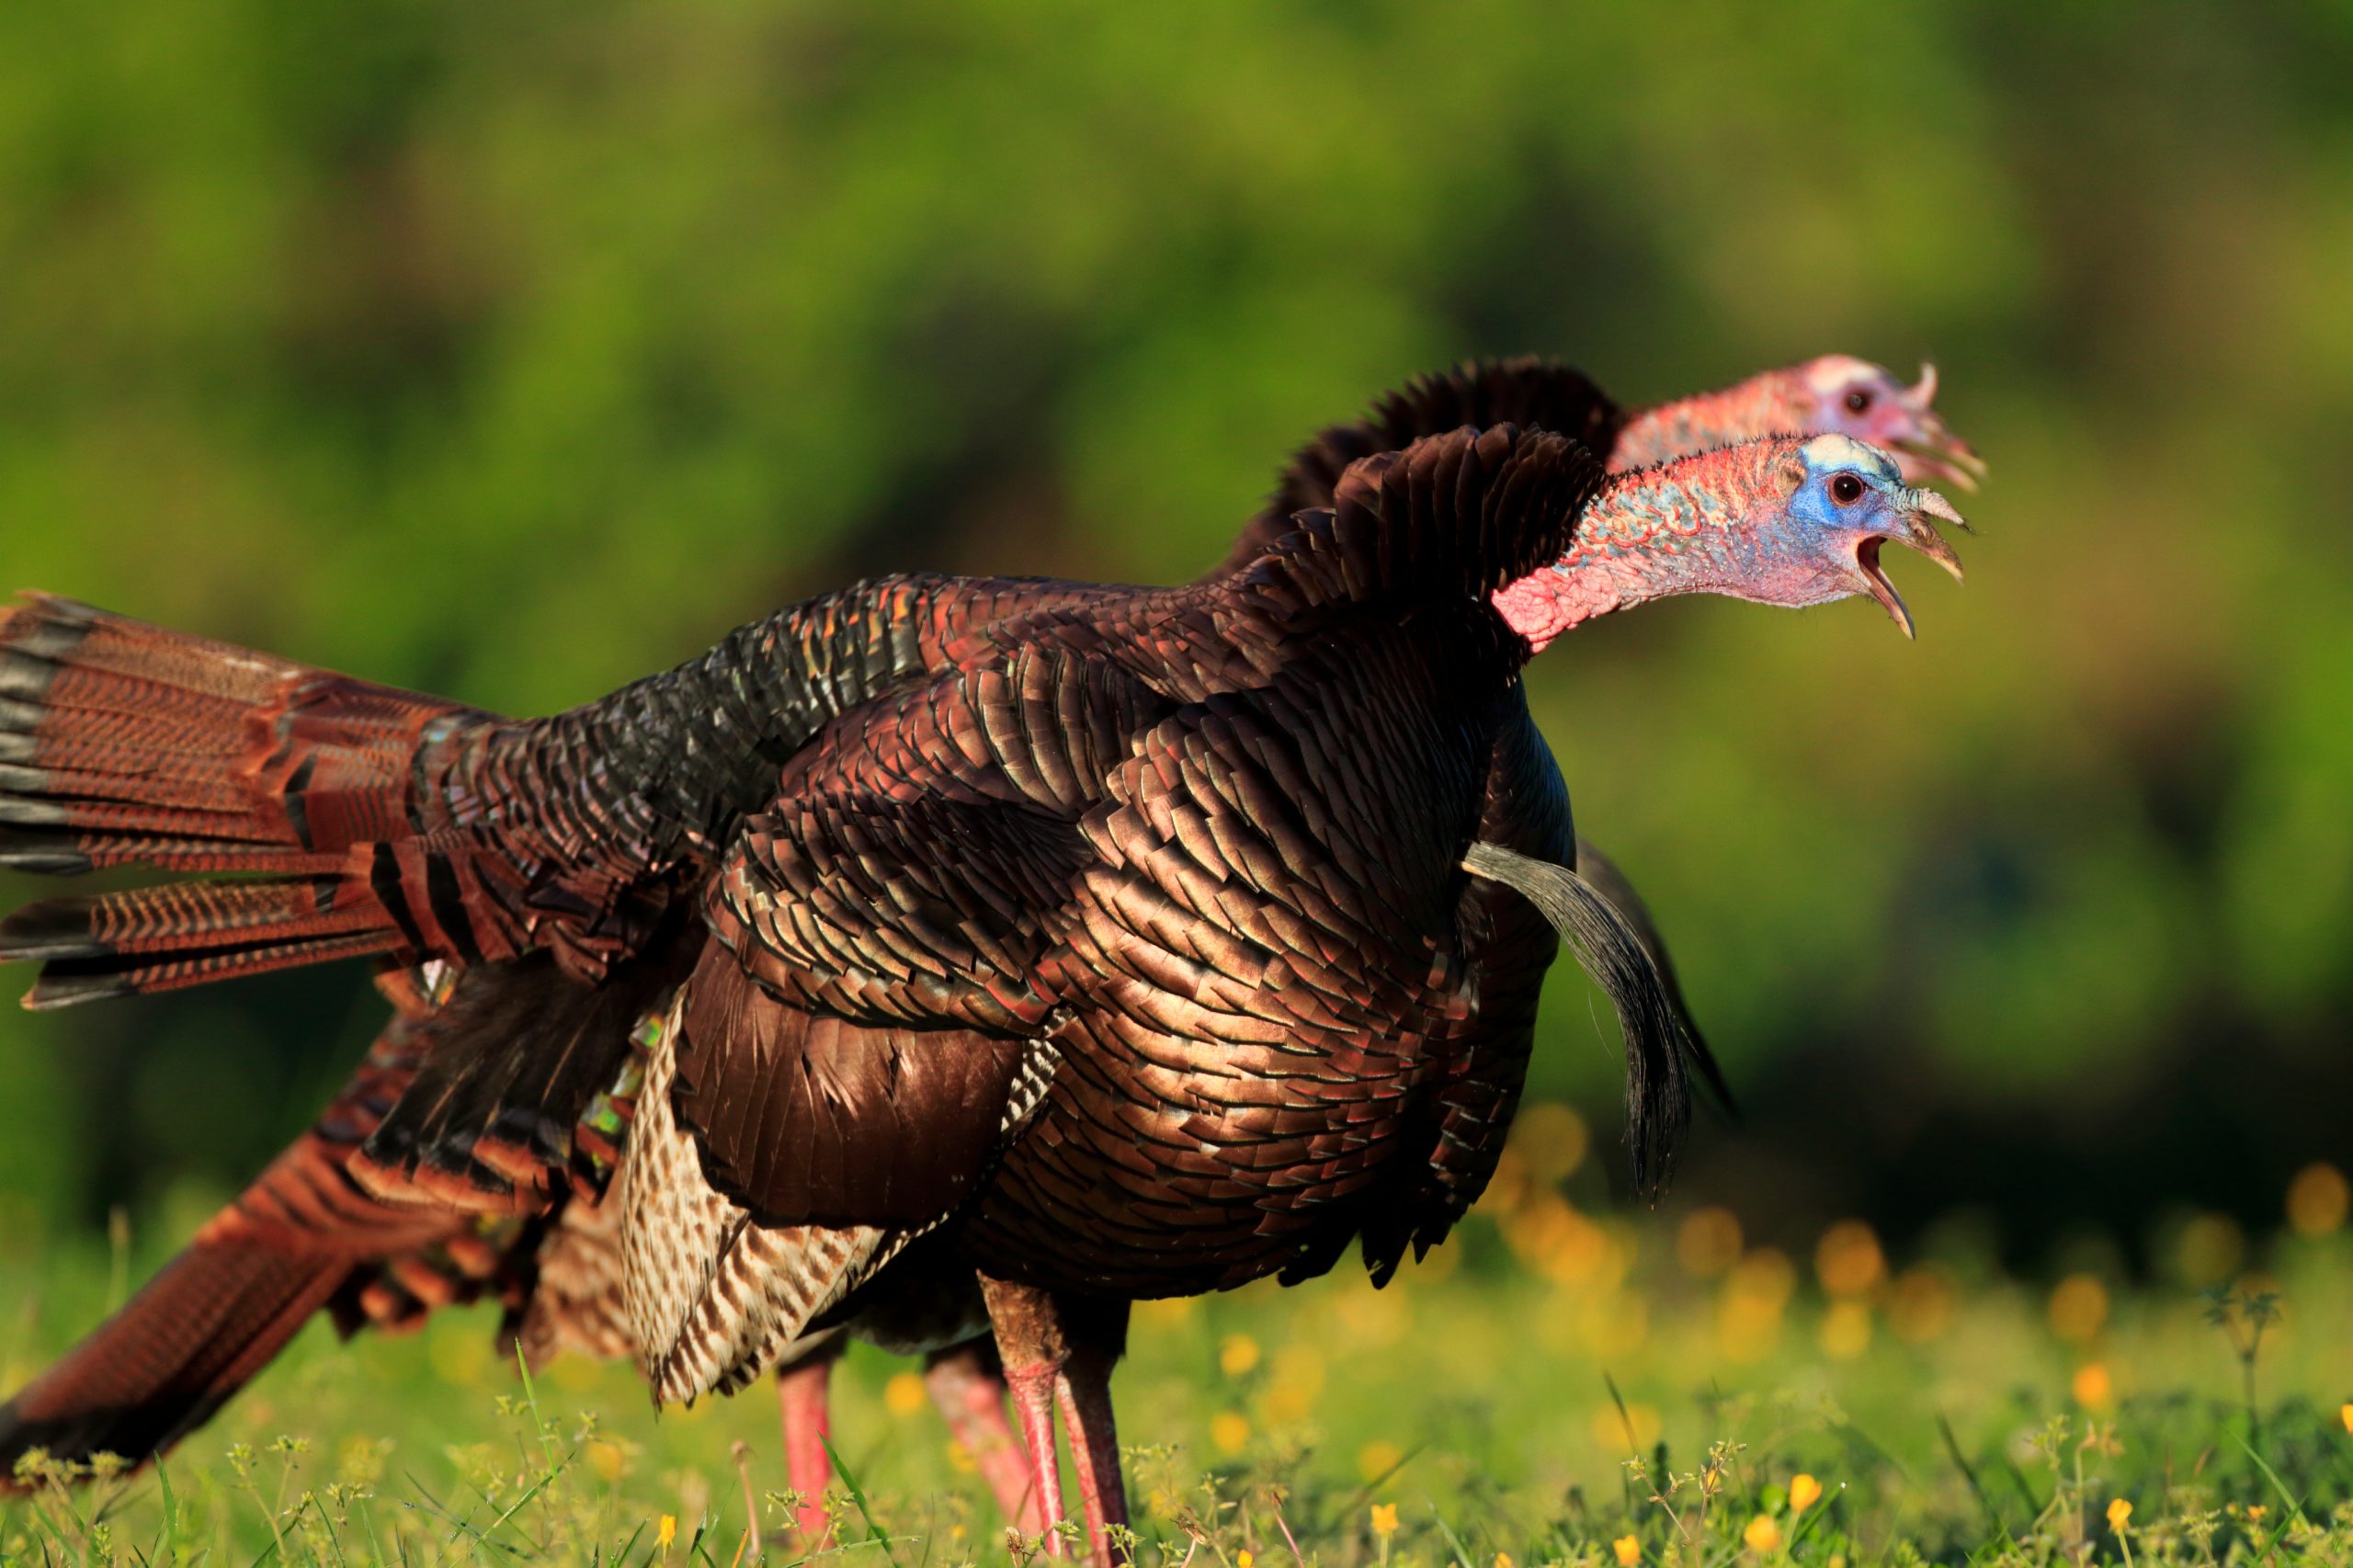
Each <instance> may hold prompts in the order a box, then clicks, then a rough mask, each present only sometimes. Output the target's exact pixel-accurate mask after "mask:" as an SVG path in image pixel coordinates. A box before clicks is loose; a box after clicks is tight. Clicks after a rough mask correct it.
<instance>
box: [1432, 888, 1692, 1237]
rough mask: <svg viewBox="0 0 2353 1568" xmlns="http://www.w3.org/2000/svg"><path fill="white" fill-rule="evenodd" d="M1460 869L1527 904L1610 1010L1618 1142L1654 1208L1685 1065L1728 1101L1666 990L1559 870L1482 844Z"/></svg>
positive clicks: (1682, 1105) (1686, 1090)
mask: <svg viewBox="0 0 2353 1568" xmlns="http://www.w3.org/2000/svg"><path fill="white" fill-rule="evenodd" d="M1462 866H1463V869H1465V870H1468V871H1469V872H1471V873H1472V875H1473V876H1478V877H1484V878H1486V879H1487V880H1488V881H1493V882H1499V883H1501V884H1503V885H1504V886H1505V887H1507V888H1510V889H1511V890H1512V891H1513V892H1517V893H1518V894H1519V895H1520V896H1521V897H1522V898H1525V899H1526V900H1528V902H1529V903H1531V904H1534V905H1535V906H1536V908H1537V910H1538V912H1539V913H1540V914H1541V915H1543V916H1544V918H1545V919H1547V920H1549V921H1551V922H1552V928H1553V929H1554V930H1555V931H1558V932H1559V933H1560V934H1561V940H1562V941H1563V942H1564V943H1566V944H1567V945H1568V948H1569V950H1570V951H1571V952H1573V953H1574V954H1576V957H1577V962H1578V963H1580V964H1582V965H1583V966H1584V968H1585V971H1586V973H1587V974H1589V975H1591V976H1592V977H1593V981H1594V983H1595V984H1597V985H1598V986H1600V987H1601V989H1602V990H1603V991H1604V992H1605V993H1607V994H1608V997H1609V1002H1610V1006H1613V1007H1614V1008H1616V1009H1617V1013H1618V1027H1619V1028H1620V1030H1621V1031H1622V1032H1623V1033H1624V1035H1625V1037H1626V1142H1627V1143H1628V1145H1629V1146H1630V1147H1631V1150H1632V1152H1633V1158H1634V1186H1635V1188H1636V1189H1637V1190H1638V1191H1639V1192H1641V1193H1642V1194H1643V1197H1644V1198H1646V1199H1650V1200H1651V1201H1653V1202H1655V1201H1656V1200H1657V1199H1658V1198H1659V1196H1660V1194H1662V1193H1664V1192H1665V1189H1666V1185H1667V1182H1668V1180H1669V1178H1670V1177H1671V1176H1673V1174H1674V1169H1675V1144H1676V1140H1677V1138H1679V1137H1680V1136H1681V1135H1682V1133H1683V1131H1684V1129H1685V1128H1686V1127H1688V1126H1689V1125H1690V1121H1691V1080H1690V1071H1689V1070H1690V1068H1691V1067H1695V1066H1696V1067H1697V1068H1698V1069H1699V1072H1700V1074H1702V1075H1703V1076H1704V1077H1706V1079H1707V1080H1708V1081H1709V1083H1710V1085H1711V1086H1712V1087H1713V1088H1714V1089H1715V1090H1716V1092H1717V1093H1718V1095H1719V1096H1722V1097H1723V1098H1724V1099H1725V1100H1726V1102H1727V1104H1729V1101H1730V1096H1729V1095H1728V1094H1726V1093H1725V1091H1724V1087H1723V1078H1722V1074H1721V1073H1720V1072H1719V1071H1718V1070H1717V1067H1716V1063H1715V1059H1714V1058H1713V1057H1712V1056H1711V1055H1710V1054H1709V1052H1708V1048H1707V1046H1706V1044H1705V1043H1704V1042H1702V1041H1701V1040H1700V1039H1699V1035H1698V1033H1697V1031H1695V1030H1694V1029H1692V1028H1690V1026H1689V1024H1688V1022H1687V1020H1686V1019H1685V1017H1684V1015H1683V1009H1682V1008H1681V1007H1680V1006H1677V1002H1676V999H1675V996H1674V987H1673V985H1672V983H1671V982H1670V981H1669V980H1668V979H1667V977H1666V975H1665V971H1663V970H1662V969H1661V967H1660V965H1659V963H1658V961H1657V960H1655V959H1654V958H1653V957H1652V955H1651V953H1650V951H1649V950H1648V949H1646V948H1645V947H1644V946H1643V941H1642V938H1641V936H1640V935H1639V933H1637V931H1636V930H1635V928H1634V927H1633V926H1632V925H1631V924H1630V923H1629V922H1628V921H1627V919H1626V917H1625V915H1622V914H1620V912H1619V910H1618V907H1617V906H1616V905H1615V904H1613V903H1611V902H1610V901H1609V899H1608V897H1607V896H1605V895H1604V894H1603V893H1602V892H1600V890H1598V889H1597V888H1596V887H1595V886H1594V885H1593V884H1592V883H1591V882H1588V881H1586V880H1585V879H1584V878H1583V877H1580V876H1578V875H1577V874H1576V873H1575V872H1574V871H1573V870H1570V869H1568V868H1567V867H1565V866H1556V865H1553V864H1552V862H1550V861H1548V860H1538V859H1534V858H1530V857H1529V856H1526V855H1521V854H1518V853H1517V852H1515V851H1513V850H1509V849H1506V848H1504V847H1503V846H1500V845H1495V844H1485V843H1480V844H1473V845H1472V846H1471V849H1470V852H1469V853H1468V854H1466V855H1464V856H1463V858H1462Z"/></svg>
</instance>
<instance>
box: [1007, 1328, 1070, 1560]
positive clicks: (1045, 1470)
mask: <svg viewBox="0 0 2353 1568" xmlns="http://www.w3.org/2000/svg"><path fill="white" fill-rule="evenodd" d="M1054 1377H1055V1373H1054V1364H1053V1363H1052V1362H1051V1361H1033V1362H1031V1363H1030V1364H1029V1365H1028V1366H1026V1367H1012V1366H1008V1367H1007V1368H1006V1369H1005V1381H1006V1386H1007V1387H1008V1388H1010V1389H1011V1390H1012V1391H1013V1409H1014V1412H1015V1414H1016V1415H1019V1416H1020V1418H1021V1440H1022V1443H1023V1444H1024V1446H1026V1447H1027V1448H1028V1449H1029V1470H1030V1474H1031V1478H1032V1485H1031V1487H1030V1495H1031V1496H1033V1497H1035V1498H1036V1499H1037V1501H1038V1528H1039V1530H1040V1533H1042V1534H1043V1535H1044V1536H1045V1538H1046V1555H1047V1556H1049V1557H1060V1556H1061V1555H1063V1542H1062V1538H1061V1537H1060V1536H1058V1535H1056V1534H1054V1533H1053V1529H1054V1527H1055V1526H1056V1525H1058V1524H1060V1523H1062V1517H1063V1472H1062V1464H1061V1461H1060V1460H1058V1459H1057V1458H1056V1456H1055V1454H1054Z"/></svg>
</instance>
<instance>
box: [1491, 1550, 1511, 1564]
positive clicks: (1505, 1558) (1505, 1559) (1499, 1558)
mask: <svg viewBox="0 0 2353 1568" xmlns="http://www.w3.org/2000/svg"><path fill="white" fill-rule="evenodd" d="M1495 1568H1512V1565H1511V1553H1510V1552H1508V1551H1498V1552H1496V1553H1495Z"/></svg>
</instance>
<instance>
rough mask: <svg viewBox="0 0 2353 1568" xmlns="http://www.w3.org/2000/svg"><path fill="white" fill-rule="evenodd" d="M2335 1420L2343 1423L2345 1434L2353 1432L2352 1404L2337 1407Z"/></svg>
mask: <svg viewBox="0 0 2353 1568" xmlns="http://www.w3.org/2000/svg"><path fill="white" fill-rule="evenodd" d="M2336 1418H2337V1419H2338V1420H2339V1421H2342V1422H2344V1423H2345V1429H2346V1430H2347V1432H2353V1404H2340V1405H2338V1406H2337V1407H2336Z"/></svg>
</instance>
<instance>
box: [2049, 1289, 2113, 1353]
mask: <svg viewBox="0 0 2353 1568" xmlns="http://www.w3.org/2000/svg"><path fill="white" fill-rule="evenodd" d="M2050 1315H2051V1332H2052V1333H2053V1334H2055V1335H2058V1336H2059V1337H2060V1338H2062V1339H2073V1340H2078V1341H2080V1340H2086V1339H2089V1338H2090V1337H2091V1336H2092V1335H2095V1334H2097V1333H2098V1332H2099V1329H2100V1324H2104V1323H2106V1322H2107V1321H2108V1287H2107V1286H2105V1285H2103V1284H2101V1283H2100V1282H2099V1281H2098V1280H2097V1278H2093V1277H2092V1276H2091V1275H2088V1274H2070V1275H2069V1276H2067V1278H2064V1279H2062V1280H2061V1281H2059V1285H2058V1288H2057V1289H2056V1290H2052V1292H2051V1307H2050Z"/></svg>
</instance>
